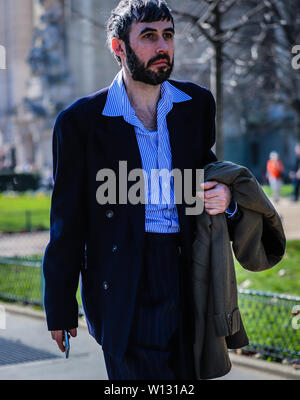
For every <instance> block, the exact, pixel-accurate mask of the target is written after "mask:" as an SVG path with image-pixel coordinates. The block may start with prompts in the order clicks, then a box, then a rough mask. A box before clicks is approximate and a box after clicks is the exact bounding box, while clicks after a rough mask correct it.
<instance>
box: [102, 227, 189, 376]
mask: <svg viewBox="0 0 300 400" xmlns="http://www.w3.org/2000/svg"><path fill="white" fill-rule="evenodd" d="M179 235H180V234H179V233H171V234H166V233H146V242H145V249H144V262H143V266H142V273H141V277H140V281H139V286H138V291H137V297H136V302H135V310H134V315H133V320H132V325H131V330H130V335H129V340H128V344H127V350H126V353H125V355H124V357H123V358H122V359H121V360H119V359H117V358H115V357H113V356H111V355H110V354H108V353H107V352H104V359H105V364H106V369H107V374H108V378H109V380H152V379H153V380H157V379H161V380H185V379H192V380H194V379H195V372H194V365H193V352H192V343H188V342H187V340H186V339H185V325H184V318H183V317H184V315H185V313H186V310H185V306H184V301H183V300H184V298H183V289H182V282H183V281H184V280H183V279H182V276H183V273H184V270H183V268H184V266H183V263H182V261H181V255H180V245H179Z"/></svg>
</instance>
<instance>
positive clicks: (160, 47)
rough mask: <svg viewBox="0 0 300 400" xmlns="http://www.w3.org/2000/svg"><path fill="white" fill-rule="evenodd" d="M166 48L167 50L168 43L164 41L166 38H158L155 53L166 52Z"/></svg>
mask: <svg viewBox="0 0 300 400" xmlns="http://www.w3.org/2000/svg"><path fill="white" fill-rule="evenodd" d="M168 50H169V46H168V43H167V42H166V40H165V39H164V38H160V39H159V41H158V43H157V48H156V52H157V53H166V52H168Z"/></svg>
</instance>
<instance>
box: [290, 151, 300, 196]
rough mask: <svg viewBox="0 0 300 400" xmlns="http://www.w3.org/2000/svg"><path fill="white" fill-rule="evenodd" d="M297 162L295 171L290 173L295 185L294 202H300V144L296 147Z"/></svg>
mask: <svg viewBox="0 0 300 400" xmlns="http://www.w3.org/2000/svg"><path fill="white" fill-rule="evenodd" d="M295 153H296V160H295V164H294V167H293V170H292V171H291V172H290V178H291V180H292V183H293V187H294V190H293V196H292V200H293V201H298V198H299V187H300V143H297V144H296V146H295Z"/></svg>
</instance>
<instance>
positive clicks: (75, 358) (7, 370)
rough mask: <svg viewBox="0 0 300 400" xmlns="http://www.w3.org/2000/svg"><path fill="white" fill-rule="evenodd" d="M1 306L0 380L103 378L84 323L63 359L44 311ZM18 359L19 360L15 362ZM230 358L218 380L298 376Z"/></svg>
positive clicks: (98, 350)
mask: <svg viewBox="0 0 300 400" xmlns="http://www.w3.org/2000/svg"><path fill="white" fill-rule="evenodd" d="M2 305H3V304H2ZM4 306H5V309H6V329H3V330H0V343H5V344H6V346H7V345H9V346H10V347H11V348H12V349H14V348H15V351H14V353H15V357H16V359H15V360H11V358H10V359H9V360H8V361H7V356H5V354H3V350H2V352H1V346H0V380H16V379H18V380H42V379H46V380H61V379H66V380H107V374H106V370H105V364H104V358H103V354H102V350H101V347H100V346H99V345H98V344H97V343H96V342H95V340H94V339H93V338H92V337H91V336H90V335H89V334H88V330H87V329H86V327H85V324H84V323H81V324H80V326H79V328H78V335H77V337H76V338H71V342H70V344H71V351H70V358H69V359H68V360H66V359H65V358H64V354H63V353H61V352H60V351H59V350H58V349H57V346H56V343H55V342H54V341H53V340H52V339H51V336H50V333H49V332H48V331H47V327H46V321H45V318H44V313H42V312H35V311H26V310H27V308H26V307H19V306H11V305H4ZM26 314H28V315H26ZM17 358H19V360H17ZM34 358H36V359H37V360H36V361H33V359H34ZM21 359H22V361H23V362H22V363H20V362H18V361H20V360H21ZM231 360H232V363H233V367H232V370H231V372H230V373H229V374H227V375H226V376H224V377H222V378H218V380H286V379H300V372H299V373H298V372H296V371H293V369H292V368H291V367H287V366H278V365H276V368H277V369H276V368H275V369H274V370H272V368H270V366H269V369H266V368H265V365H264V362H263V361H260V360H249V359H247V357H243V356H236V355H231ZM5 362H10V363H11V364H9V365H7V364H5ZM268 364H270V363H268ZM272 364H273V363H272ZM251 366H253V367H254V368H252V367H251ZM287 372H288V373H287Z"/></svg>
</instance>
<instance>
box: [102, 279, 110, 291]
mask: <svg viewBox="0 0 300 400" xmlns="http://www.w3.org/2000/svg"><path fill="white" fill-rule="evenodd" d="M108 288H109V285H108V283H107V282H106V281H105V282H103V289H104V290H107V289H108Z"/></svg>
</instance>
